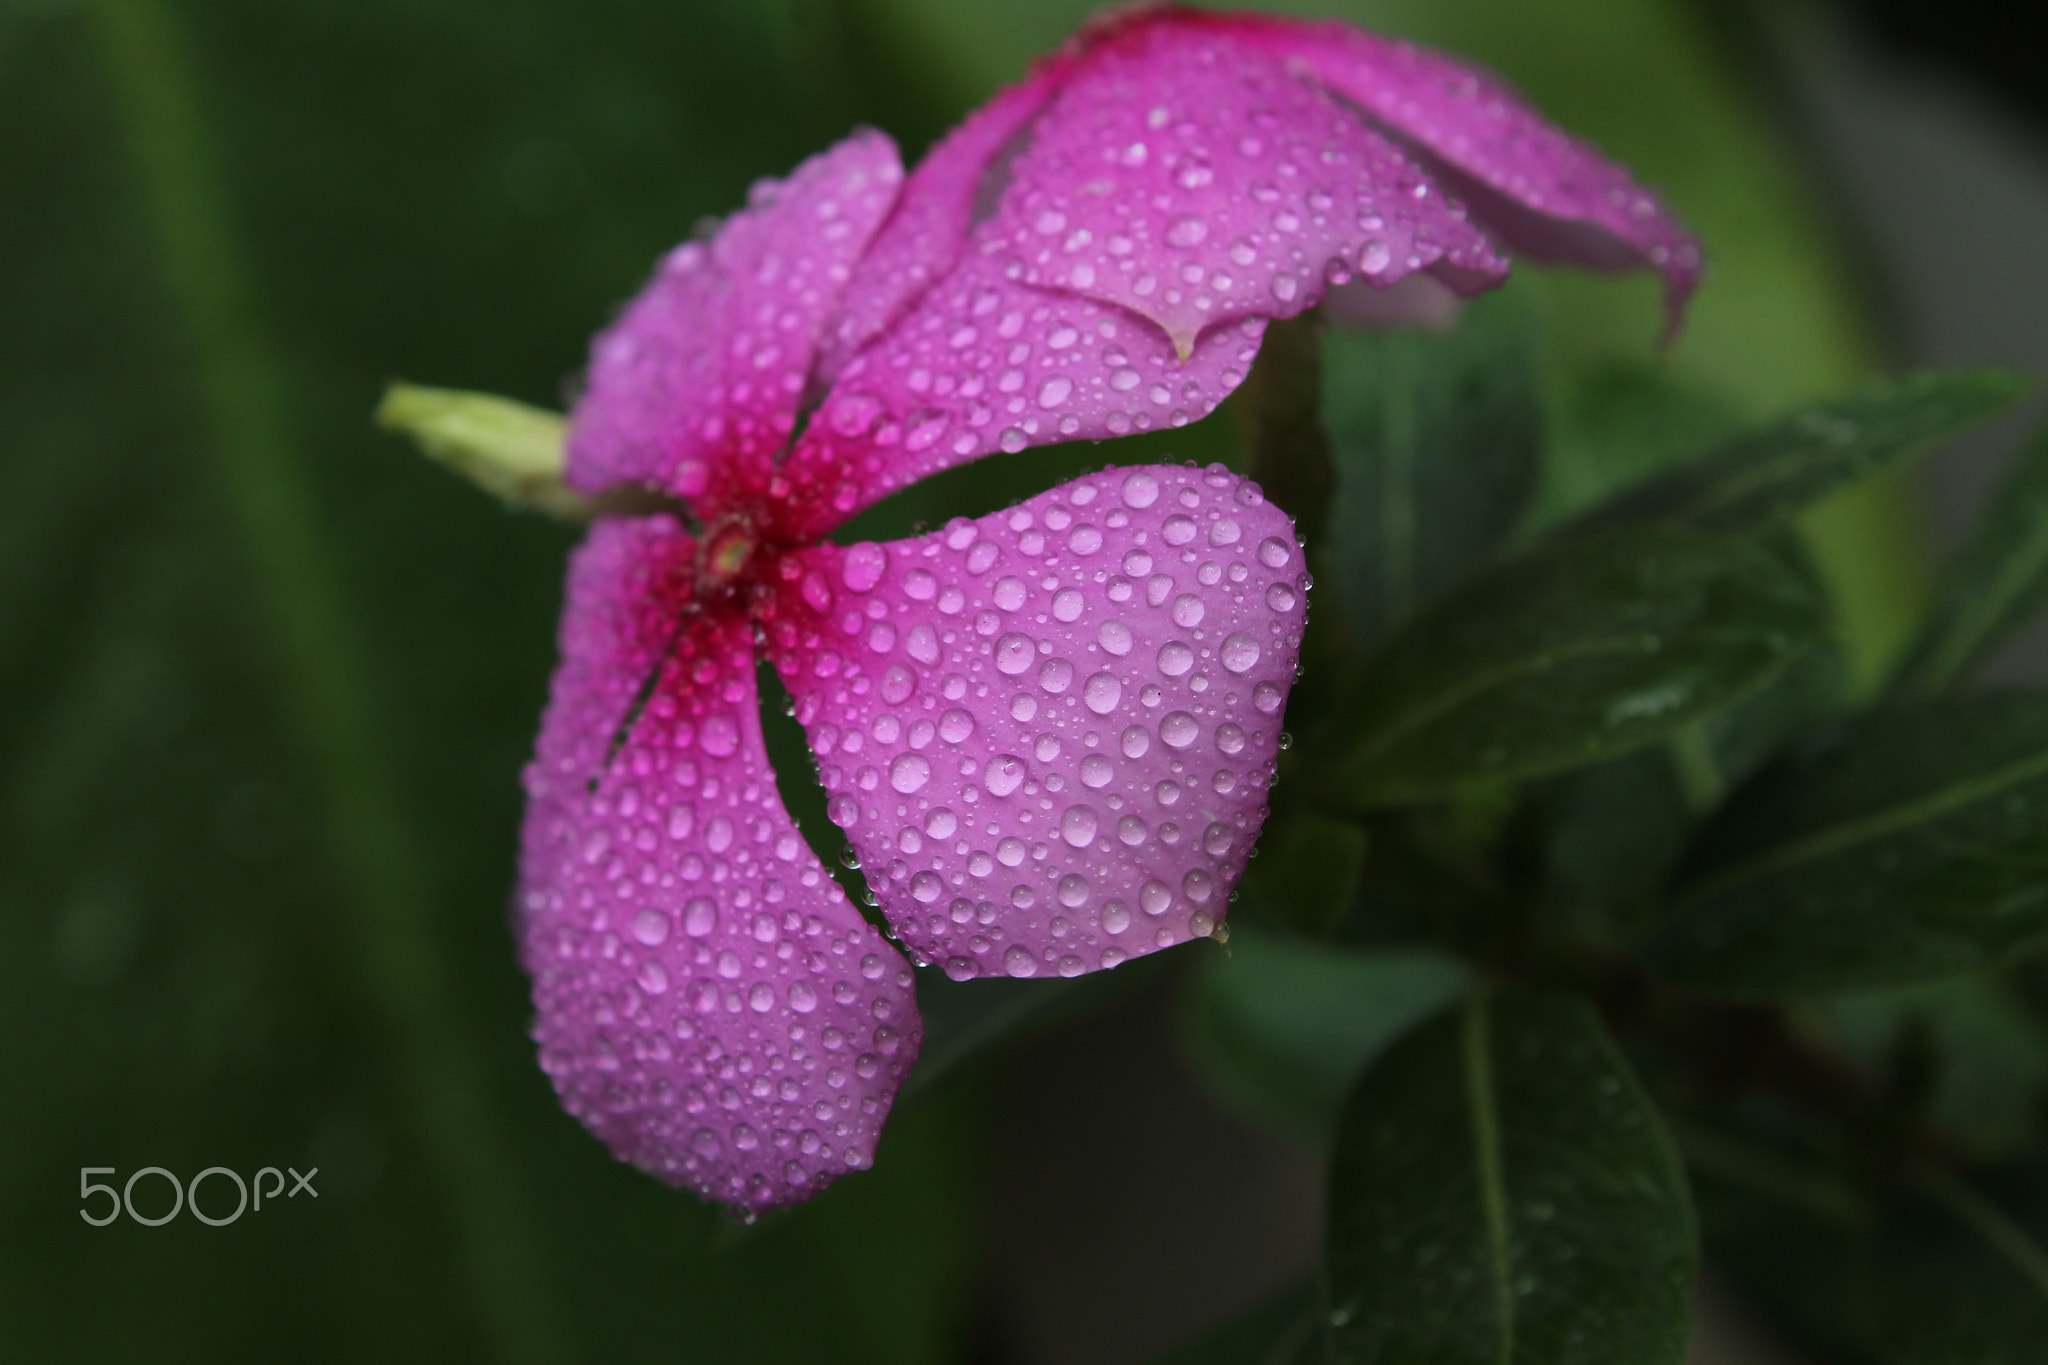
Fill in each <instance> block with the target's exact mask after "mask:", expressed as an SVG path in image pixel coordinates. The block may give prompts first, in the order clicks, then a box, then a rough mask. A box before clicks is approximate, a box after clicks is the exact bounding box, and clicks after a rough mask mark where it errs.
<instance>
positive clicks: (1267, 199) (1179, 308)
mask: <svg viewBox="0 0 2048 1365" xmlns="http://www.w3.org/2000/svg"><path fill="white" fill-rule="evenodd" d="M1055 82H1057V83H1058V89H1057V93H1054V94H1052V95H1051V96H1050V98H1049V99H1048V98H1047V95H1046V93H1045V91H1046V87H1048V86H1050V85H1052V84H1054V83H1055ZM1037 104H1042V105H1043V107H1042V108H1041V109H1039V110H1038V112H1037V113H1036V115H1035V117H1030V116H1028V115H1029V111H1030V110H1031V109H1032V108H1034V107H1035V106H1036V105H1037ZM991 111H992V112H994V111H1000V112H1001V118H1000V119H999V120H992V121H991V122H990V123H989V124H987V125H981V124H976V123H970V124H969V125H967V127H966V128H963V130H962V134H961V135H959V136H961V138H962V141H961V143H960V144H959V147H958V148H955V147H953V146H952V145H951V144H942V151H943V152H944V153H945V154H946V155H947V156H948V158H949V160H948V161H947V162H946V163H945V177H946V178H945V179H944V180H943V181H942V182H941V181H935V182H934V183H935V186H936V185H937V184H939V183H943V184H944V185H945V186H946V187H947V189H946V194H948V195H950V198H947V199H946V200H945V202H946V203H947V204H948V205H949V206H950V208H951V211H952V213H953V217H952V219H951V220H950V221H952V222H955V223H958V224H960V225H961V226H963V227H964V226H965V224H966V222H967V218H966V215H965V214H964V213H963V212H961V211H960V204H961V202H962V195H963V194H964V187H965V185H966V183H967V181H966V178H965V173H964V171H965V168H964V167H963V166H961V165H960V164H958V163H957V162H955V161H953V160H951V159H950V158H952V157H953V156H954V155H955V154H956V152H957V154H959V155H961V156H964V155H965V154H966V153H967V152H969V151H980V152H982V153H983V154H984V155H993V154H994V150H995V148H996V147H997V146H998V145H999V143H998V139H997V137H996V133H997V132H998V131H1000V130H1001V129H1004V128H1014V129H1015V131H1013V132H1012V133H1011V135H1010V137H1011V140H1012V145H1014V144H1015V143H1016V142H1019V141H1021V142H1022V143H1023V145H1022V149H1021V150H1019V151H1017V152H1016V153H1015V156H1014V160H1012V161H1011V162H1010V163H1009V164H1008V166H1007V170H1006V174H1007V177H1008V180H1007V184H1006V186H1005V187H1004V188H1003V191H1002V195H1001V198H1000V200H999V204H998V206H997V207H996V208H995V211H994V213H993V215H992V216H990V217H988V218H986V219H985V220H983V221H981V222H979V223H978V224H976V225H975V226H974V228H973V238H972V241H971V242H970V243H969V247H968V251H967V254H966V255H965V256H964V257H962V258H961V259H960V260H959V261H958V262H957V263H956V264H953V265H952V269H951V271H950V273H948V274H946V275H944V276H943V277H942V278H940V279H939V281H938V282H937V283H936V284H934V285H932V286H931V287H930V288H929V289H927V290H926V292H924V293H923V294H922V295H920V296H918V298H917V299H916V302H915V303H914V304H913V305H912V306H910V307H909V308H908V310H907V311H905V312H904V313H903V314H902V315H901V316H899V317H898V318H897V320H896V321H895V322H894V323H893V324H891V325H890V326H889V327H888V328H887V329H886V330H885V331H883V332H882V333H881V334H880V335H879V336H877V337H876V338H875V340H874V341H873V342H872V343H871V344H869V345H868V347H867V348H866V349H865V350H864V351H863V352H861V353H860V354H858V355H857V356H855V357H854V358H853V359H852V360H850V361H849V362H847V363H846V364H845V365H844V366H842V367H840V368H839V369H838V370H837V372H836V375H835V384H834V387H833V389H832V392H831V393H830V394H829V395H828V396H827V397H826V399H825V400H824V402H823V404H822V405H821V407H820V409H819V413H818V420H816V421H814V422H813V424H812V426H811V428H810V429H809V430H808V431H807V432H806V433H805V435H804V437H803V439H802V440H801V441H799V443H798V445H797V447H796V449H795V451H794V452H793V453H792V455H791V458H790V461H789V464H788V466H787V469H786V473H787V474H788V475H789V478H790V481H791V483H792V484H794V485H795V492H794V494H793V500H794V501H795V502H796V503H798V504H799V508H800V510H798V511H797V513H796V515H795V516H794V517H793V519H792V521H793V524H796V525H800V526H802V527H804V528H805V529H807V530H809V531H812V532H814V533H821V532H823V531H824V530H827V529H829V528H830V527H831V526H834V525H837V524H838V523H839V522H841V521H843V520H844V519H845V518H846V517H847V516H850V515H851V514H852V513H854V512H855V511H858V510H859V509H860V508H862V507H865V506H867V505H869V504H870V503H872V502H874V501H876V500H877V499H879V498H881V497H883V496H886V495H887V494H889V493H891V492H894V491H895V490H896V489H899V488H902V487H905V486H907V485H909V484H911V483H914V482H916V481H917V480H918V479H920V478H922V477H924V476H926V475H927V474H931V473H933V472H936V471H938V470H941V469H945V468H948V467H950V466H952V465H956V464H960V463H963V462H965V461H967V460H972V459H978V458H980V457H981V456H983V455H988V454H992V453H994V452H996V451H998V450H1004V451H1016V450H1022V449H1024V448H1025V447H1027V446H1033V445H1042V444H1046V443H1049V442H1054V441H1066V440H1083V439H1093V440H1100V439H1103V438H1105V437H1111V436H1121V435H1124V434H1127V433H1129V432H1134V431H1145V430H1149V429H1153V428H1156V427H1165V426H1179V425H1183V424H1185V423H1187V422H1190V421H1194V420H1196V419H1198V418H1200V417H1203V416H1206V415H1207V414H1208V413H1209V412H1210V411H1211V410H1212V409H1214V408H1215V406H1216V405H1217V404H1218V403H1220V402H1221V401H1222V400H1223V399H1224V398H1225V397H1227V396H1228V395H1229V393H1230V391H1231V390H1232V389H1234V388H1236V387H1237V385H1238V384H1239V383H1240V382H1242V381H1243V378H1244V375H1245V373H1246V372H1247V370H1248V369H1249V367H1250V362H1251V359H1252V357H1253V356H1254V355H1255V354H1256V352H1257V349H1258V346H1257V343H1258V340H1259V338H1260V336H1261V334H1262V331H1263V328H1264V324H1265V320H1266V319H1268V318H1280V317H1291V316H1293V315H1294V314H1296V313H1299V312H1301V311H1302V310H1303V309H1306V308H1309V307H1312V306H1314V304H1315V303H1316V302H1317V300H1318V299H1320V298H1321V297H1322V295H1323V292H1324V289H1325V288H1326V286H1327V285H1328V284H1329V283H1330V282H1332V281H1340V282H1341V281H1343V280H1348V279H1352V278H1354V277H1358V278H1364V279H1367V280H1369V281H1371V282H1372V283H1373V284H1376V285H1380V286H1383V287H1384V286H1388V285H1392V284H1394V283H1395V282H1397V281H1400V280H1403V279H1405V278H1409V277H1412V276H1413V275H1414V274H1416V273H1417V272H1427V273H1429V274H1430V275H1431V276H1433V277H1434V278H1435V279H1437V280H1439V281H1441V282H1443V283H1444V284H1446V285H1448V286H1449V287H1451V288H1452V289H1455V290H1457V291H1459V292H1461V293H1466V294H1470V293H1476V292H1479V291H1480V290H1483V289H1486V288H1490V287H1492V286H1493V285H1495V284H1498V283H1499V282H1500V281H1501V279H1503V278H1504V277H1505V276H1506V274H1507V269H1508V263H1507V260H1506V258H1505V257H1503V256H1501V255H1500V254H1499V253H1497V252H1496V251H1495V250H1494V248H1493V246H1492V244H1491V243H1490V242H1489V241H1488V239H1487V238H1486V236H1485V234H1483V233H1482V232H1480V231H1479V230H1478V229H1477V228H1476V227H1474V226H1473V225H1472V224H1471V223H1469V222H1467V221H1466V219H1465V217H1464V210H1463V209H1462V208H1461V207H1460V206H1458V205H1457V204H1456V203H1454V202H1452V201H1450V200H1448V199H1446V198H1445V196H1444V195H1443V193H1442V192H1441V191H1440V190H1438V189H1437V188H1436V187H1435V186H1434V185H1433V183H1432V181H1431V178H1430V176H1429V175H1428V174H1427V173H1426V172H1425V171H1424V170H1423V169H1422V167H1421V166H1419V165H1418V164H1417V163H1416V162H1415V161H1414V160H1413V159H1412V158H1411V157H1410V156H1409V154H1408V153H1407V152H1405V151H1403V150H1402V149H1401V148H1400V147H1398V146H1396V145H1395V144H1394V143H1393V142H1392V141H1390V140H1389V139H1388V138H1386V137H1385V136H1383V135H1382V134H1381V133H1379V132H1377V131H1375V130H1374V129H1373V128H1371V127H1368V126H1367V124H1366V123H1365V122H1364V121H1363V120H1361V119H1360V117H1359V116H1358V113H1357V112H1356V110H1355V109H1353V108H1352V107H1350V106H1349V105H1346V104H1343V103H1340V102H1339V101H1337V100H1334V99H1332V98H1331V97H1330V96H1329V95H1327V94H1326V93H1324V92H1323V91H1322V90H1321V89H1320V88H1318V87H1317V86H1316V85H1314V84H1313V83H1311V82H1309V81H1306V80H1303V79H1300V78H1299V77H1298V76H1296V75H1294V74H1291V73H1290V72H1289V71H1288V70H1287V69H1286V66H1285V63H1284V62H1283V61H1282V59H1281V58H1279V57H1277V56H1274V55H1272V54H1270V53H1268V52H1266V51H1265V50H1263V49H1262V48H1259V47H1257V46H1250V45H1237V46H1233V45H1232V44H1231V43H1230V42H1229V40H1228V39H1227V38H1219V37H1218V35H1217V34H1216V33H1215V32H1213V31H1212V30H1211V29H1210V28H1207V27H1204V26H1202V25H1200V24H1196V23H1192V22H1183V21H1182V18H1181V17H1180V16H1178V15H1176V14H1175V13H1174V12H1171V11H1164V12H1160V13H1159V14H1157V15H1155V16H1153V17H1151V18H1146V17H1145V16H1142V15H1141V16H1139V17H1138V18H1135V19H1131V20H1113V21H1111V22H1108V23H1106V24H1104V25H1103V26H1101V27H1100V28H1099V29H1098V30H1097V31H1096V34H1095V35H1094V36H1093V37H1091V39H1090V40H1089V41H1088V42H1086V43H1084V44H1082V45H1081V46H1079V47H1077V48H1075V49H1072V50H1070V51H1069V52H1067V53H1064V54H1062V56H1061V58H1060V59H1059V60H1058V62H1056V63H1054V64H1051V65H1049V66H1048V67H1047V68H1045V69H1043V70H1041V71H1040V72H1038V73H1036V74H1035V75H1034V77H1033V79H1032V81H1031V82H1028V83H1027V84H1026V85H1024V86H1020V87H1018V88H1017V89H1016V90H1013V91H1011V92H1008V93H1007V94H1006V95H1005V96H1003V97H1002V98H1001V100H999V102H998V104H997V105H994V106H991ZM970 131H971V132H972V133H973V136H972V137H968V136H967V134H968V133H969V132H970ZM924 169H925V168H924V167H922V166H920V168H919V170H918V172H917V173H915V174H914V176H913V182H914V185H913V188H915V182H917V180H918V178H919V177H921V176H922V175H923V174H924ZM983 189H984V192H985V190H986V185H985V184H984V186H983ZM937 192H938V191H937V189H936V188H935V189H934V190H933V191H932V193H933V194H936V193H937ZM924 198H925V196H924V195H921V194H913V193H912V192H911V191H906V193H905V195H904V199H903V206H902V208H901V209H899V214H903V215H909V214H911V213H912V212H913V210H915V211H916V212H918V213H926V212H933V213H935V212H936V210H933V209H929V208H927V207H926V206H925V204H924ZM895 231H896V227H895V224H894V223H892V224H891V226H890V228H888V229H885V231H884V240H885V241H887V240H891V239H892V236H893V234H894V233H895ZM906 240H907V239H906ZM918 240H919V241H921V242H927V241H928V242H936V241H937V240H938V239H937V238H936V237H935V236H934V237H930V238H923V237H921V238H919V239H918ZM926 250H927V253H928V255H929V256H930V258H931V262H937V261H940V260H942V259H947V258H944V257H942V256H941V255H940V254H939V252H938V249H937V247H936V246H935V245H928V246H927V248H926ZM881 252H882V248H881V247H880V246H879V245H878V247H877V253H876V255H875V256H872V257H871V258H870V260H869V261H865V262H863V263H862V267H861V272H860V274H861V277H862V283H859V284H857V285H856V286H855V291H854V295H850V298H851V297H853V296H855V295H858V294H859V293H860V291H861V290H863V289H865V288H868V287H869V286H868V285H867V284H866V283H865V281H866V280H867V278H868V276H869V275H870V273H871V271H872V273H874V274H875V275H876V276H877V277H878V278H882V279H887V280H895V279H896V278H897V277H898V276H901V275H903V274H904V273H905V272H906V271H907V270H909V269H910V267H909V266H907V265H906V264H904V263H902V262H894V263H892V264H890V265H889V267H888V268H887V269H882V268H881V266H880V264H879V261H880V256H881ZM927 268H928V269H931V268H935V266H933V265H931V264H929V263H928V265H927ZM875 312H876V310H875V309H874V308H869V309H867V311H866V312H864V313H863V314H862V315H861V319H860V322H861V326H862V327H863V328H865V327H868V326H870V325H871V324H872V319H873V315H874V313H875ZM862 334H864V333H862Z"/></svg>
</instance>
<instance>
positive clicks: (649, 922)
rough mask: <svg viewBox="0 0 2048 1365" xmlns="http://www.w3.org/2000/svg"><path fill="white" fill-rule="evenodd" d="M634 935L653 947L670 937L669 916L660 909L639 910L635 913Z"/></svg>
mask: <svg viewBox="0 0 2048 1365" xmlns="http://www.w3.org/2000/svg"><path fill="white" fill-rule="evenodd" d="M632 932H633V937H634V938H635V939H637V940H639V941H640V942H641V943H644V944H646V945H647V946H648V947H650V948H652V947H655V946H657V945H659V944H660V943H662V942H663V941H665V940H666V939H667V938H668V916H667V915H664V914H662V913H661V911H659V910H654V909H644V910H637V911H635V912H634V914H633V923H632Z"/></svg>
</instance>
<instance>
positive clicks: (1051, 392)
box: [1038, 374, 1074, 408]
mask: <svg viewBox="0 0 2048 1365" xmlns="http://www.w3.org/2000/svg"><path fill="white" fill-rule="evenodd" d="M1073 391H1074V381H1073V380H1071V379H1069V378H1067V377H1066V376H1065V375H1063V374H1056V375H1054V376H1053V377H1052V378H1050V379H1048V380H1046V381H1045V383H1044V385H1043V386H1042V387H1040V389H1039V390H1038V406H1040V407H1041V408H1056V407H1058V406H1059V405H1060V404H1062V403H1064V402H1066V401H1067V395H1069V394H1071V393H1072V392H1073Z"/></svg>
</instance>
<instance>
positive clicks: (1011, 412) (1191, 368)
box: [783, 252, 1266, 536]
mask: <svg viewBox="0 0 2048 1365" xmlns="http://www.w3.org/2000/svg"><path fill="white" fill-rule="evenodd" d="M1005 269H1006V258H1004V257H1001V256H998V255H995V254H991V253H988V252H977V253H976V254H975V255H973V256H971V257H969V258H968V259H967V260H966V261H964V262H963V263H962V264H961V265H960V266H959V268H958V269H956V270H955V271H954V272H953V273H952V274H951V275H949V276H948V277H947V278H946V279H945V280H944V281H942V282H941V283H940V284H939V285H938V286H937V287H936V288H934V289H932V290H931V291H930V292H929V293H927V294H926V295H925V296H924V297H923V298H922V299H921V300H919V302H918V303H917V305H916V306H915V307H914V308H912V309H911V311H910V312H909V314H908V315H906V316H905V317H904V318H902V319H901V320H899V321H898V322H897V323H896V325H895V326H894V327H892V328H891V329H890V330H889V331H888V332H887V333H885V334H884V335H883V336H882V337H881V338H880V339H879V340H878V341H877V342H876V343H875V344H874V345H872V346H870V347H869V348H868V349H867V350H866V351H863V352H862V353H861V354H860V355H859V356H857V357H855V358H854V360H853V361H852V362H851V363H850V364H848V365H847V367H846V368H845V369H844V370H842V371H841V372H840V375H839V381H838V384H837V386H836V387H835V388H834V389H833V391H832V393H831V394H830V395H829V396H828V397H827V398H826V400H825V402H824V404H823V406H822V407H821V408H820V409H819V412H818V415H817V417H816V418H815V419H814V420H813V421H812V423H811V425H810V426H809V427H808V428H807V429H806V430H805V432H804V435H803V437H802V439H801V440H799V441H798V442H797V446H796V449H795V450H794V451H792V452H791V453H790V457H789V460H788V462H787V463H786V464H785V465H784V466H783V473H784V474H785V476H786V479H787V482H788V484H789V486H790V488H791V493H790V505H789V511H788V513H787V514H786V515H787V516H788V518H789V521H788V524H789V525H791V526H792V527H796V528H801V530H802V531H803V532H804V533H805V534H806V535H809V536H817V535H822V534H824V533H825V532H826V531H829V530H830V529H831V528H833V527H834V526H837V525H838V524H839V523H841V522H843V521H845V520H846V519H847V518H848V517H849V516H852V515H853V514H854V513H855V512H857V511H859V510H860V509H861V508H863V507H866V506H868V505H870V504H871V503H874V502H876V501H879V500H880V499H881V498H883V497H886V496H887V495H888V494H890V493H893V492H895V491H896V490H897V489H899V488H905V487H908V486H909V485H910V484H913V483H916V482H917V481H918V480H919V479H922V478H924V477H926V476H927V475H930V474H934V473H937V472H938V471H939V470H942V469H949V468H951V467H952V466H954V465H957V464H964V463H966V462H967V461H969V460H975V459H979V458H981V457H982V456H983V455H988V454H992V453H994V452H996V451H998V450H1005V451H1018V450H1023V449H1024V448H1025V447H1027V446H1033V445H1044V444H1047V443H1049V442H1053V441H1074V440H1100V439H1103V438H1105V437H1109V436H1121V435H1124V434H1125V433H1127V432H1133V431H1151V430H1155V429H1159V428H1166V427H1179V426H1185V425H1187V424H1188V423H1189V422H1192V421H1194V420H1196V419H1198V418H1201V417H1204V416H1207V415H1208V414H1209V413H1210V412H1211V411H1212V410H1214V408H1215V407H1216V405H1217V404H1218V403H1220V402H1222V401H1223V400H1224V398H1226V397H1227V396H1228V395H1229V394H1230V391H1231V390H1232V389H1234V388H1236V387H1237V386H1238V385H1239V384H1240V383H1242V382H1243V381H1244V376H1245V373H1246V371H1248V370H1249V369H1250V367H1251V362H1252V359H1253V357H1254V356H1256V355H1257V354H1258V347H1259V338H1260V337H1261V336H1262V335H1263V334H1264V332H1265V325H1266V320H1265V319H1264V318H1259V317H1252V318H1242V319H1239V320H1238V321H1236V322H1234V323H1231V324H1229V325H1227V326H1223V327H1215V328H1211V329H1210V330H1208V331H1207V332H1204V333H1203V334H1202V338H1201V340H1200V341H1198V342H1197V343H1196V345H1195V351H1194V354H1193V355H1191V356H1189V357H1188V358H1187V359H1186V360H1185V361H1183V360H1182V359H1181V358H1180V357H1178V356H1177V355H1175V354H1174V350H1173V345H1172V343H1171V342H1170V341H1168V340H1167V337H1166V334H1165V333H1164V332H1163V331H1161V330H1160V329H1159V328H1158V327H1157V326H1156V325H1155V324H1153V323H1152V322H1150V321H1148V320H1146V319H1144V318H1140V317H1137V316H1135V315H1133V314H1131V313H1128V312H1126V311H1124V310H1123V309H1121V308H1117V307H1115V306H1113V305H1108V304H1101V303H1097V302H1095V301H1094V300H1092V299H1084V298H1077V297H1074V296H1072V295H1068V294H1061V293H1057V292H1053V291H1049V290H1041V289H1035V288H1033V287H1031V286H1030V285H1021V284H1017V283H1014V282H1012V281H1011V280H1009V279H1007V278H1006V277H1005V274H1004V271H1005Z"/></svg>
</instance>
